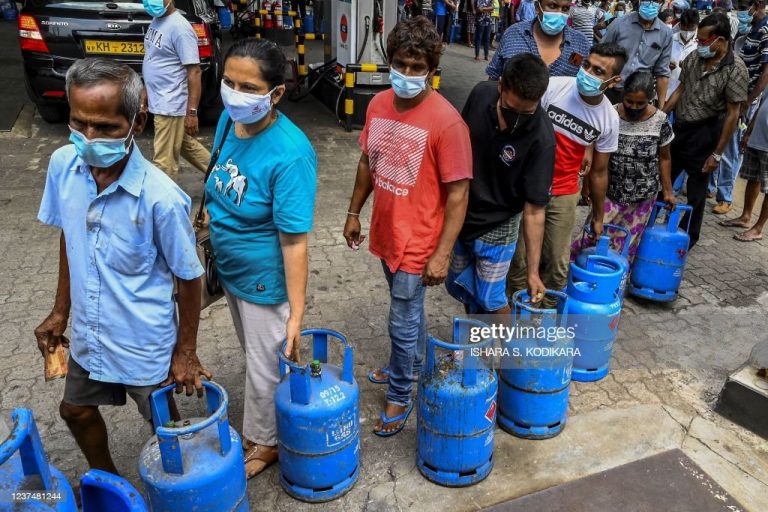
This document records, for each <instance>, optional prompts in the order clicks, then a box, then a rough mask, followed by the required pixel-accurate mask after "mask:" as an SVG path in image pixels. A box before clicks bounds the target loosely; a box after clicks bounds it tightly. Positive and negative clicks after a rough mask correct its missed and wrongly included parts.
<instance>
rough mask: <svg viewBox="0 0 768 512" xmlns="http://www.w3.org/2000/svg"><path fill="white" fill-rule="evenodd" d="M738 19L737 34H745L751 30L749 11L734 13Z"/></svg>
mask: <svg viewBox="0 0 768 512" xmlns="http://www.w3.org/2000/svg"><path fill="white" fill-rule="evenodd" d="M736 17H737V18H738V19H739V34H746V33H748V32H749V31H750V30H751V29H752V15H751V14H749V11H739V12H737V13H736Z"/></svg>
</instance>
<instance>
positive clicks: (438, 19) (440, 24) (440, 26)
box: [435, 14, 448, 40]
mask: <svg viewBox="0 0 768 512" xmlns="http://www.w3.org/2000/svg"><path fill="white" fill-rule="evenodd" d="M447 19H448V16H446V15H445V14H436V15H435V28H436V29H437V35H439V36H440V39H441V40H442V39H443V36H444V35H445V24H446V21H447Z"/></svg>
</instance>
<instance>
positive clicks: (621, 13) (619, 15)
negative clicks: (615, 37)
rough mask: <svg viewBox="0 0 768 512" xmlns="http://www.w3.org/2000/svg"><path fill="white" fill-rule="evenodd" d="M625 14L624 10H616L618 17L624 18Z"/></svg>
mask: <svg viewBox="0 0 768 512" xmlns="http://www.w3.org/2000/svg"><path fill="white" fill-rule="evenodd" d="M624 14H626V13H625V12H624V11H616V17H617V18H623V17H624Z"/></svg>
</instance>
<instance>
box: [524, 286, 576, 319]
mask: <svg viewBox="0 0 768 512" xmlns="http://www.w3.org/2000/svg"><path fill="white" fill-rule="evenodd" d="M544 296H547V297H557V298H558V299H560V300H562V301H563V314H566V313H567V312H568V295H567V294H566V293H565V292H561V291H557V290H546V291H545V292H544ZM526 299H527V300H526ZM512 304H513V305H515V306H517V307H519V308H520V309H523V310H525V311H527V312H529V313H532V314H534V315H554V314H557V309H544V308H537V307H535V306H533V305H532V303H531V295H530V294H529V293H528V290H518V291H516V292H515V293H514V295H512Z"/></svg>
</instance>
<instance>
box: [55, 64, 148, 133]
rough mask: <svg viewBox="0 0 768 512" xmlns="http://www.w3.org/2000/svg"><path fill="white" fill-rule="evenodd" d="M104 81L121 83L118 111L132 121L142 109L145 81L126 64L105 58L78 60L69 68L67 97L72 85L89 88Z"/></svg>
mask: <svg viewBox="0 0 768 512" xmlns="http://www.w3.org/2000/svg"><path fill="white" fill-rule="evenodd" d="M104 82H111V83H114V84H118V85H120V88H121V89H122V93H123V94H122V98H121V101H120V107H119V109H118V111H119V112H120V113H121V114H123V115H124V116H125V118H126V119H127V120H128V121H129V122H130V121H131V120H132V119H133V118H134V117H135V116H136V115H137V114H138V113H139V111H140V110H141V98H142V95H143V94H144V83H143V82H142V81H141V77H140V76H139V74H138V73H136V72H135V71H134V70H132V69H131V68H130V67H128V66H126V65H125V64H120V63H119V62H115V61H113V60H109V59H104V58H88V59H80V60H76V61H75V63H74V64H72V66H70V68H69V69H68V70H67V79H66V91H67V99H69V95H70V91H71V89H72V86H76V87H85V88H89V87H94V86H96V85H99V84H102V83H104Z"/></svg>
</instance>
